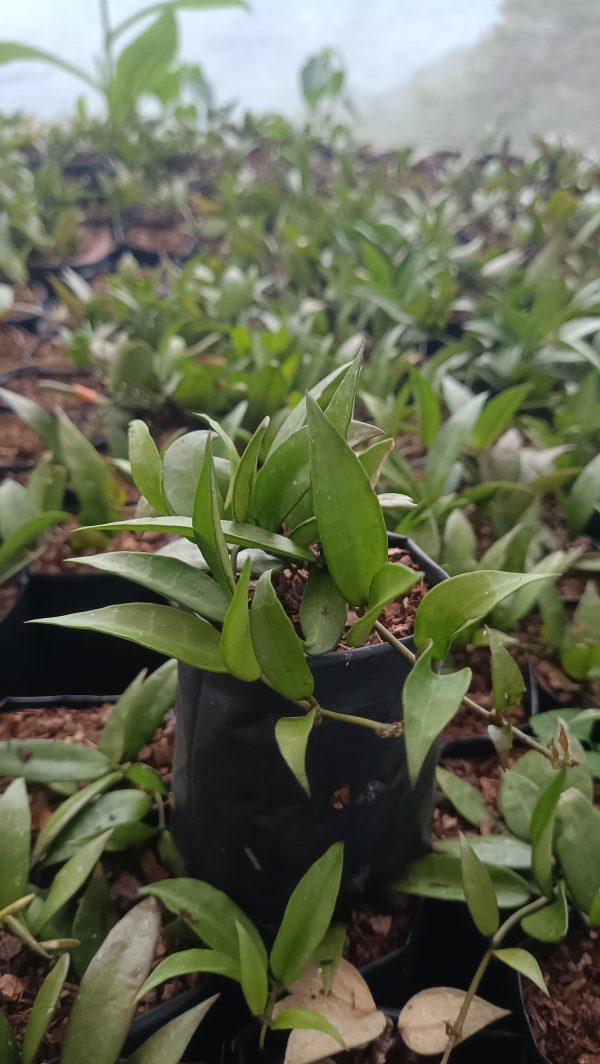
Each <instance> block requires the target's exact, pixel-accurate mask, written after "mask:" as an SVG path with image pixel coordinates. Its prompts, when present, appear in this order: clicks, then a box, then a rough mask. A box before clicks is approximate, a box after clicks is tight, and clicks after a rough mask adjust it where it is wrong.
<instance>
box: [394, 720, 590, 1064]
mask: <svg viewBox="0 0 600 1064" xmlns="http://www.w3.org/2000/svg"><path fill="white" fill-rule="evenodd" d="M575 712H576V711H575ZM567 713H568V711H567ZM544 717H545V714H542V719H543V718H544ZM595 717H597V711H596V710H591V711H589V712H588V714H585V713H584V714H579V715H575V716H573V717H572V718H571V719H572V721H574V722H575V725H576V726H577V729H578V730H579V729H581V728H582V727H583V728H584V729H587V733H588V734H589V729H590V727H591V724H592V723H593V720H594V719H595ZM540 734H543V735H544V737H545V738H547V739H548V740H549V741H550V743H551V747H552V749H553V750H554V751H555V756H556V757H558V752H559V751H562V752H563V753H568V754H569V758H570V759H571V760H572V761H573V762H576V763H573V764H571V766H570V767H568V768H567V767H562V768H561V769H560V770H559V771H558V772H555V771H553V768H552V765H551V764H549V763H548V762H547V761H546V760H545V759H544V758H543V757H540V755H539V753H538V752H537V751H534V750H530V751H528V752H526V753H525V754H524V755H523V756H522V757H521V758H519V759H518V760H517V761H515V762H514V763H513V764H512V766H511V767H510V768H507V769H506V771H505V772H504V773H503V775H502V779H501V784H500V789H499V793H498V799H497V809H491V808H489V807H488V806H487V805H486V803H485V802H484V801H483V798H482V796H481V794H480V792H479V791H478V790H477V789H476V788H474V787H473V786H472V785H471V784H469V783H467V782H466V781H464V780H457V779H456V777H454V776H453V775H452V774H451V773H448V772H446V771H445V770H440V771H441V772H442V775H441V776H440V777H438V778H439V782H440V784H441V785H442V787H443V788H444V789H445V790H446V793H447V795H448V797H449V798H450V800H451V801H452V802H453V804H454V805H455V808H456V810H457V811H458V812H459V813H461V815H462V816H463V817H464V818H465V819H466V820H467V821H469V822H471V823H473V824H476V826H479V823H480V822H481V820H482V819H485V820H487V822H488V824H492V825H493V833H492V834H490V835H479V836H477V835H475V836H471V837H469V838H466V837H465V836H461V837H460V839H456V840H455V839H448V840H444V841H443V842H441V843H440V844H438V847H437V848H438V851H439V852H437V853H434V854H431V855H429V856H427V857H424V858H423V859H421V860H420V861H417V862H416V863H415V864H414V865H413V866H412V867H411V868H410V869H409V872H408V874H407V876H405V877H402V878H400V879H399V880H397V881H396V882H395V884H394V887H395V889H397V890H399V891H402V892H408V893H414V894H420V895H422V896H428V897H437V898H445V899H447V900H452V901H464V902H466V904H467V906H468V908H469V912H470V914H471V917H472V919H473V921H474V923H475V926H476V927H477V929H478V931H479V932H480V933H481V934H482V935H483V936H484V937H485V938H487V939H488V945H487V948H486V950H485V952H484V953H483V956H482V958H481V962H480V964H479V966H478V968H477V970H476V972H475V973H474V975H473V978H472V980H471V983H470V985H469V988H468V990H467V991H466V993H465V992H464V991H459V990H454V991H452V992H450V993H448V988H433V989H430V990H425V991H422V992H421V993H420V994H418V995H417V996H416V997H415V998H413V999H411V1001H410V1002H408V1003H407V1005H406V1006H405V1007H404V1009H403V1011H402V1013H401V1014H400V1020H399V1027H400V1031H401V1033H402V1035H403V1037H404V1039H405V1041H406V1042H407V1044H408V1045H409V1046H410V1048H412V1049H413V1050H415V1051H416V1052H421V1053H438V1052H439V1053H443V1054H444V1055H443V1060H444V1061H448V1060H449V1059H450V1055H451V1053H452V1050H453V1048H454V1047H455V1046H456V1045H457V1044H458V1043H459V1042H460V1041H461V1040H462V1039H463V1038H465V1037H467V1036H468V1035H469V1034H472V1033H474V1031H476V1030H478V1029H480V1028H481V1027H483V1026H485V1025H487V1024H488V1023H491V1022H493V1021H494V1020H496V1019H498V1018H499V1017H500V1016H501V1015H502V1014H503V1013H502V1010H499V1009H496V1008H495V1007H494V1006H490V1005H489V1003H487V1002H485V1001H482V1000H481V999H480V998H477V997H476V994H477V990H478V988H479V985H480V983H481V980H482V978H483V976H484V974H485V972H486V970H487V968H488V966H489V964H490V963H492V962H493V961H499V962H500V963H502V964H505V965H507V966H508V967H509V968H512V969H514V970H516V971H517V972H519V973H520V974H521V975H522V976H524V977H525V978H528V979H531V980H533V982H534V983H536V985H537V986H539V987H540V989H542V990H543V991H544V992H545V993H547V990H546V986H545V983H544V979H543V975H542V972H541V970H540V967H539V964H538V961H537V960H536V958H535V956H534V954H535V952H536V951H535V943H536V942H539V943H545V944H551V943H556V942H558V941H560V940H561V939H562V938H563V937H564V936H565V935H567V934H568V933H569V927H570V925H572V924H573V922H574V920H575V918H576V917H577V916H579V918H583V919H584V920H585V921H586V922H588V923H589V924H590V925H591V926H592V927H598V926H600V907H599V898H600V813H599V812H598V810H597V809H596V808H595V807H594V805H593V794H594V789H593V779H592V771H591V768H592V765H590V764H589V763H586V755H585V752H584V750H583V748H582V746H581V744H580V743H579V741H578V739H577V738H576V737H575V735H574V734H573V733H572V732H571V731H570V730H569V725H568V724H567V723H566V721H565V720H564V719H563V718H562V717H561V716H560V714H559V713H558V714H556V715H555V717H554V718H553V719H552V720H549V721H548V722H547V723H546V722H544V726H543V728H542V727H540ZM573 755H574V756H573ZM588 757H589V754H588ZM516 868H518V869H519V872H517V871H515V869H516ZM501 909H510V910H512V911H511V912H510V915H509V916H508V917H507V918H506V919H505V921H504V922H503V923H501V922H500V917H499V910H501ZM519 926H520V928H521V932H522V935H524V936H526V937H527V938H528V939H530V940H532V942H533V944H532V946H531V949H532V950H533V953H532V952H530V950H528V949H524V948H522V947H521V946H514V945H510V944H509V945H506V944H505V940H506V939H507V938H508V939H509V942H510V941H511V940H512V941H513V942H514V935H515V929H518V928H519ZM490 1010H491V1011H490Z"/></svg>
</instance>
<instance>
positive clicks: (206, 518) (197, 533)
mask: <svg viewBox="0 0 600 1064" xmlns="http://www.w3.org/2000/svg"><path fill="white" fill-rule="evenodd" d="M192 528H193V531H194V539H195V540H196V543H197V544H198V547H199V548H200V550H201V551H202V554H203V555H204V557H205V559H206V561H207V562H208V567H209V569H210V571H211V572H212V575H213V576H214V578H215V580H216V581H217V583H218V584H219V586H220V587H221V590H222V591H223V592H224V593H225V595H227V596H230V595H231V594H232V593H233V591H234V590H235V579H234V575H233V570H232V568H231V559H230V557H229V552H228V550H227V547H226V545H225V538H224V536H223V530H222V528H221V517H220V514H219V501H218V496H217V487H216V482H215V471H214V467H213V457H212V443H211V440H210V437H209V438H208V440H207V441H206V448H205V451H204V462H203V464H202V469H201V471H200V477H199V479H198V486H197V488H196V494H195V496H194V509H193V511H192Z"/></svg>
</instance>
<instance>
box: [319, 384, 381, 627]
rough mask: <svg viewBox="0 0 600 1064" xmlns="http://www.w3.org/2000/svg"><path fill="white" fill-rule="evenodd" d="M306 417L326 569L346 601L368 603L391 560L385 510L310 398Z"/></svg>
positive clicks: (355, 457) (362, 470)
mask: <svg viewBox="0 0 600 1064" xmlns="http://www.w3.org/2000/svg"><path fill="white" fill-rule="evenodd" d="M307 417H308V429H309V453H310V475H311V486H312V494H313V502H314V511H315V516H316V518H317V521H318V524H319V539H320V542H321V546H322V548H323V552H324V554H325V559H326V561H327V567H328V569H329V572H330V573H331V575H332V577H333V579H334V581H335V583H336V585H337V587H338V588H339V590H340V592H341V593H342V595H344V597H345V598H346V599H347V601H348V602H349V603H350V604H351V605H353V606H356V605H364V604H365V603H366V602H367V601H368V598H369V589H370V586H371V581H372V579H373V577H374V576H375V573H376V572H377V571H378V570H379V569H381V566H382V565H383V564H384V563H385V562H386V561H387V535H386V530H385V522H384V520H383V514H382V511H381V507H380V505H379V502H378V500H377V496H376V495H375V493H374V491H373V489H372V488H371V485H370V483H369V477H368V476H367V474H366V473H365V470H364V469H363V467H362V466H361V464H360V461H359V459H358V458H357V456H356V455H355V454H354V451H352V449H351V448H350V446H349V445H348V444H347V443H346V441H345V440H344V439H343V437H342V436H340V434H339V433H338V432H337V430H336V429H335V428H334V427H333V425H332V424H331V422H330V421H329V420H328V419H327V417H326V416H325V414H323V412H322V411H321V409H320V408H319V406H318V405H317V404H316V403H315V402H314V400H311V399H310V398H308V399H307Z"/></svg>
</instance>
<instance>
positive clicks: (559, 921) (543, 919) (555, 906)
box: [521, 881, 569, 942]
mask: <svg viewBox="0 0 600 1064" xmlns="http://www.w3.org/2000/svg"><path fill="white" fill-rule="evenodd" d="M521 927H522V928H523V931H524V932H525V934H526V935H527V936H528V937H529V938H537V939H538V941H540V942H560V940H561V938H564V936H565V935H566V933H567V931H568V929H569V910H568V907H567V896H566V893H565V885H564V883H563V882H562V881H561V882H560V883H559V884H558V893H557V895H556V898H555V899H554V901H552V902H550V903H549V904H548V905H546V906H544V908H543V909H538V911H537V912H534V913H530V914H529V916H524V917H523V919H522V920H521Z"/></svg>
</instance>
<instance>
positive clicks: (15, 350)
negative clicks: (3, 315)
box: [0, 323, 36, 373]
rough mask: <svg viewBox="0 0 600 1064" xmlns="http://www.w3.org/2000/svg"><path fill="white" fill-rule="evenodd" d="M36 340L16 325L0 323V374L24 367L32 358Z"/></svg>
mask: <svg viewBox="0 0 600 1064" xmlns="http://www.w3.org/2000/svg"><path fill="white" fill-rule="evenodd" d="M35 345H36V338H35V336H33V335H32V333H28V332H27V331H26V330H25V329H19V327H18V325H6V324H2V323H0V373H10V371H11V370H13V369H19V368H20V367H21V366H24V365H26V364H27V363H28V362H29V361H30V359H31V356H32V352H33V350H34V348H35Z"/></svg>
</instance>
